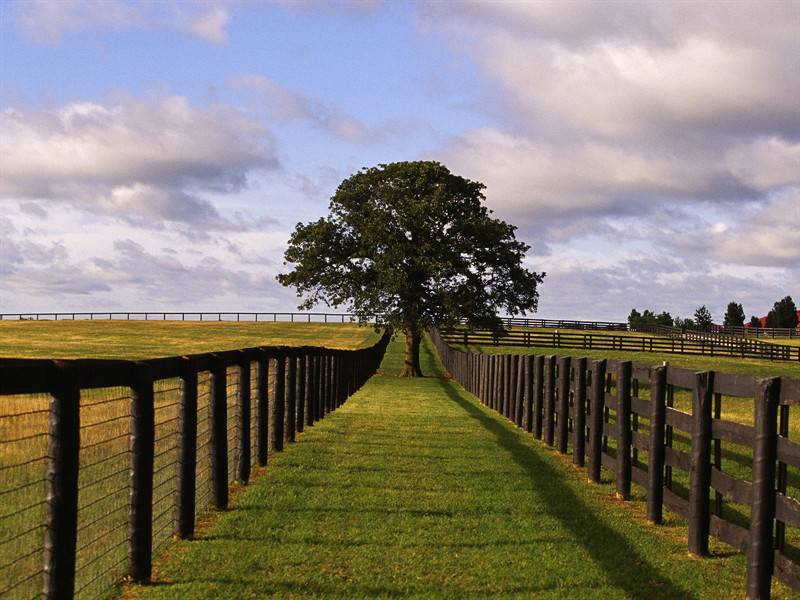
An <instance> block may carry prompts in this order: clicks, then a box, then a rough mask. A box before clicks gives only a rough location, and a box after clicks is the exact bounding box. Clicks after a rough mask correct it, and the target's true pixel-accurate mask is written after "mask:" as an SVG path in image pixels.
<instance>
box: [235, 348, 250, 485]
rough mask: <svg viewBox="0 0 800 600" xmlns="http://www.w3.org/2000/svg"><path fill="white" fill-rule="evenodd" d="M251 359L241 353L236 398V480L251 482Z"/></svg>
mask: <svg viewBox="0 0 800 600" xmlns="http://www.w3.org/2000/svg"><path fill="white" fill-rule="evenodd" d="M250 411H251V406H250V357H249V356H248V355H247V354H246V353H245V352H240V353H239V396H238V397H237V398H236V418H237V420H238V432H237V437H238V439H237V440H236V453H237V454H238V456H237V457H236V470H237V473H236V479H237V480H239V481H240V482H241V483H247V482H248V481H249V480H250Z"/></svg>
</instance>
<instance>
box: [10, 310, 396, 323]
mask: <svg viewBox="0 0 800 600" xmlns="http://www.w3.org/2000/svg"><path fill="white" fill-rule="evenodd" d="M0 321H253V322H270V321H271V322H279V321H280V322H285V321H288V322H292V323H357V322H358V321H359V317H358V316H357V315H355V314H352V313H324V312H219V311H203V312H163V311H150V312H125V311H123V312H51V313H0ZM365 322H367V323H379V322H380V317H378V316H374V315H373V316H369V317H367V318H366V319H365Z"/></svg>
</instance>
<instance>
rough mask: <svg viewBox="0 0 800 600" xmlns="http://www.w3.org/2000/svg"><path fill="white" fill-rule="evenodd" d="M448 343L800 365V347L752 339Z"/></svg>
mask: <svg viewBox="0 0 800 600" xmlns="http://www.w3.org/2000/svg"><path fill="white" fill-rule="evenodd" d="M441 333H442V336H444V338H445V340H446V341H448V342H453V343H458V344H465V345H489V346H521V347H527V348H530V347H545V348H573V349H582V350H603V351H609V350H610V351H628V352H665V353H670V354H689V355H695V356H728V357H736V358H759V359H765V360H779V361H800V346H788V345H781V344H767V343H765V342H760V341H757V340H752V339H745V338H736V337H724V336H711V337H708V336H706V335H697V336H681V337H667V336H662V335H646V334H643V335H639V336H624V335H613V334H611V335H609V334H602V335H601V334H591V333H575V332H562V331H557V330H555V331H537V330H536V329H507V330H505V331H502V332H497V331H491V330H488V329H486V330H481V329H478V330H469V329H466V328H449V329H443V330H442V332H441Z"/></svg>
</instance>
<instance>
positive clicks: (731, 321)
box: [628, 296, 798, 329]
mask: <svg viewBox="0 0 800 600" xmlns="http://www.w3.org/2000/svg"><path fill="white" fill-rule="evenodd" d="M744 321H745V312H744V308H743V307H742V305H741V303H738V302H729V303H728V307H727V309H726V310H725V315H724V317H723V321H722V324H723V326H725V327H743V326H744ZM797 323H798V319H797V307H796V306H795V304H794V301H793V300H792V297H791V296H786V297H785V298H783V299H782V300H778V301H777V302H776V303H775V304H774V305H773V307H772V310H771V311H769V313H768V314H767V321H766V324H765V325H762V324H761V319H759V318H758V317H756V316H753V317H751V318H750V326H751V327H764V326H766V327H780V328H783V327H788V328H795V327H797ZM628 325H629V326H630V327H637V326H640V325H665V326H667V327H679V328H681V329H709V328H711V327H712V326H713V325H714V318H713V316H712V315H711V311H709V310H708V308H707V307H706V305H705V304H704V305H702V306H698V307H697V309H696V310H695V311H694V315H693V316H692V317H686V318H681V317H673V316H672V315H671V314H670V313H668V312H666V311H663V312H661V313H656V312H655V311H653V310H650V309H645V310H644V311H642V312H639V311H638V310H637V309H635V308H633V309H631V314H629V315H628Z"/></svg>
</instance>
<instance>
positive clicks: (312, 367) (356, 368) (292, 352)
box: [0, 333, 389, 599]
mask: <svg viewBox="0 0 800 600" xmlns="http://www.w3.org/2000/svg"><path fill="white" fill-rule="evenodd" d="M388 342H389V334H388V333H386V334H385V335H384V336H383V337H382V338H381V340H380V341H379V342H378V343H377V344H375V345H374V346H372V347H369V348H365V349H360V350H351V351H347V350H331V349H326V348H315V347H299V348H298V347H260V348H247V349H242V350H233V351H226V352H218V353H209V354H197V355H191V356H183V357H179V356H175V357H170V358H162V359H153V360H143V361H138V362H133V361H125V360H63V361H62V360H35V359H0V476H2V481H3V489H2V490H0V507H2V508H0V537H2V539H0V573H2V582H1V583H0V596H3V597H5V596H6V595H8V596H10V597H18V598H23V597H40V595H41V594H40V591H41V590H43V592H44V597H45V598H48V599H54V598H59V599H61V598H65V599H66V598H73V597H74V596H78V597H94V596H97V595H102V594H104V593H107V592H108V588H109V587H110V586H111V585H113V582H114V580H115V579H117V578H120V577H124V576H127V577H128V578H129V579H130V580H132V581H137V582H142V581H147V580H148V579H149V578H150V574H151V568H152V557H153V552H154V548H160V547H161V546H162V545H163V544H165V543H167V542H169V540H170V539H171V538H172V536H173V535H177V536H178V537H181V538H188V537H191V536H192V535H193V532H194V527H195V519H196V515H197V514H198V513H200V512H202V509H203V507H208V508H217V509H224V508H225V507H226V506H227V503H228V495H229V482H232V481H236V482H239V483H246V482H247V481H248V480H249V478H250V474H251V468H252V467H253V466H256V465H257V466H264V465H266V463H267V456H268V443H269V441H268V440H269V439H270V437H271V440H272V444H271V448H270V449H271V450H274V451H281V450H283V447H284V443H285V442H292V441H294V440H295V433H296V432H300V431H303V428H304V426H311V425H313V424H314V423H315V422H316V421H317V420H319V419H321V418H323V417H324V416H325V415H326V413H328V412H330V411H332V410H334V409H335V408H336V407H338V406H339V405H340V404H342V403H343V402H344V401H345V400H346V399H347V397H348V396H349V395H350V394H352V393H353V392H354V391H356V390H357V389H358V388H359V387H360V386H361V385H363V383H364V382H365V381H366V380H367V379H368V378H369V377H370V376H371V375H372V374H373V373H374V372H375V371H376V369H377V368H378V365H379V364H380V361H381V358H382V356H383V353H384V351H385V349H386V346H387V344H388ZM270 411H271V412H270ZM270 429H272V432H271V436H270ZM76 578H77V585H76ZM42 581H43V584H42V583H39V582H42Z"/></svg>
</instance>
